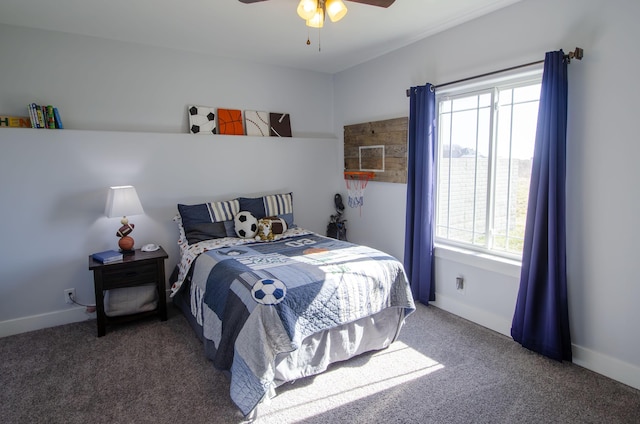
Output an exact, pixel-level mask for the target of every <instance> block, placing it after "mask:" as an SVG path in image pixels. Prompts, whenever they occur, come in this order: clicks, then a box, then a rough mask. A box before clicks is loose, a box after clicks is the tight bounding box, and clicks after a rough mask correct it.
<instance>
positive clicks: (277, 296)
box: [171, 193, 415, 416]
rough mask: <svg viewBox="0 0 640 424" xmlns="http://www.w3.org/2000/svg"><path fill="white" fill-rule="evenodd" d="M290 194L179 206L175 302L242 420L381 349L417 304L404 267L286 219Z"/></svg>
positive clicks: (290, 215) (376, 252) (289, 217)
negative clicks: (285, 389)
mask: <svg viewBox="0 0 640 424" xmlns="http://www.w3.org/2000/svg"><path fill="white" fill-rule="evenodd" d="M292 200H293V199H292V194H291V193H284V194H274V195H268V196H262V197H257V198H243V197H240V198H237V199H233V200H228V201H221V202H212V203H203V204H198V205H178V210H179V214H178V215H177V216H176V218H175V220H176V222H177V224H178V229H179V232H180V236H179V242H178V244H179V246H180V251H181V258H180V261H179V263H178V266H177V269H176V272H175V273H174V278H173V279H174V280H175V281H173V282H172V287H171V291H172V293H171V296H172V298H173V301H174V303H175V304H176V305H177V306H178V307H179V308H180V310H181V311H182V312H183V313H184V315H185V316H186V317H187V319H188V321H189V322H190V324H191V326H192V327H193V328H194V330H195V332H196V334H197V335H198V337H199V338H200V339H201V340H202V342H203V344H204V350H205V354H206V356H207V358H209V359H210V360H211V361H212V362H213V365H214V366H215V367H216V368H218V369H221V370H224V371H228V374H229V376H230V380H231V388H230V392H231V399H232V400H233V402H234V403H235V404H236V405H237V406H238V408H239V409H240V411H241V412H242V413H243V414H244V415H245V416H246V415H248V414H250V413H252V411H254V410H255V407H256V406H257V405H258V404H259V403H260V402H261V401H262V400H264V399H265V398H266V397H272V396H274V395H275V389H276V388H277V387H278V386H279V385H281V384H283V383H285V382H287V381H293V380H296V379H299V378H302V377H306V376H310V375H314V374H318V373H320V372H322V371H324V370H325V369H326V368H327V367H328V366H329V365H330V364H331V363H334V362H338V361H343V360H346V359H349V358H351V357H353V356H356V355H359V354H361V353H364V352H368V351H372V350H379V349H384V348H386V347H388V346H389V345H390V344H391V343H392V342H393V341H394V340H395V339H396V338H397V336H398V333H399V331H400V329H401V328H402V325H403V323H404V320H405V318H406V317H407V316H408V315H409V314H410V313H411V312H413V311H414V309H415V306H414V303H413V299H412V296H411V290H410V288H409V284H408V282H407V278H406V275H405V272H404V269H403V266H402V264H401V263H400V262H398V261H397V260H396V259H395V258H393V257H392V256H389V255H387V254H385V253H383V252H381V251H379V250H376V249H372V248H370V247H366V246H360V245H356V244H353V243H349V242H346V241H341V240H336V239H332V238H328V237H324V236H321V235H319V234H316V233H313V232H311V231H307V230H304V229H302V228H299V227H297V226H296V225H295V223H294V221H293V201H292Z"/></svg>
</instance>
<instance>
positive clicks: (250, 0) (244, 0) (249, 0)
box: [239, 0, 267, 4]
mask: <svg viewBox="0 0 640 424" xmlns="http://www.w3.org/2000/svg"><path fill="white" fill-rule="evenodd" d="M239 1H240V3H245V4H251V3H258V2H261V1H267V0H239Z"/></svg>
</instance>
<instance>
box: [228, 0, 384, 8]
mask: <svg viewBox="0 0 640 424" xmlns="http://www.w3.org/2000/svg"><path fill="white" fill-rule="evenodd" d="M239 1H240V3H247V4H249V3H258V2H261V1H267V0H239ZM347 1H351V2H353V3H362V4H370V5H371V6H380V7H389V6H391V5H392V4H393V2H394V1H396V0H347Z"/></svg>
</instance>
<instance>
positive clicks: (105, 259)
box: [91, 250, 123, 264]
mask: <svg viewBox="0 0 640 424" xmlns="http://www.w3.org/2000/svg"><path fill="white" fill-rule="evenodd" d="M91 257H92V258H93V259H94V260H96V261H98V262H100V263H103V264H108V263H111V262H117V261H121V260H122V258H123V255H122V253H121V252H118V251H116V250H105V251H104V252H97V253H94V254H92V255H91Z"/></svg>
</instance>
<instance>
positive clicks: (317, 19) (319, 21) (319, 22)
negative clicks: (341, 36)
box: [307, 9, 324, 28]
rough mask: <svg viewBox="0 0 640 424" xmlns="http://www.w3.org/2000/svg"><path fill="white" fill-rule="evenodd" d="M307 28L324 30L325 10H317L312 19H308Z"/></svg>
mask: <svg viewBox="0 0 640 424" xmlns="http://www.w3.org/2000/svg"><path fill="white" fill-rule="evenodd" d="M307 26H309V27H311V28H322V27H323V26H324V10H322V9H317V10H316V13H315V14H314V15H313V16H312V17H311V19H307Z"/></svg>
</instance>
